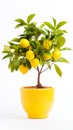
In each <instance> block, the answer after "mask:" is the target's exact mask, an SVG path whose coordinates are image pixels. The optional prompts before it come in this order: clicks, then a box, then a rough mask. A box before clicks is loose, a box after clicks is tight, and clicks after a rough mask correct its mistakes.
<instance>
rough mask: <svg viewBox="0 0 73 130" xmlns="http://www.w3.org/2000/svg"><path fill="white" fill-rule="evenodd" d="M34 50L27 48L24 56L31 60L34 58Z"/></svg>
mask: <svg viewBox="0 0 73 130" xmlns="http://www.w3.org/2000/svg"><path fill="white" fill-rule="evenodd" d="M34 56H35V55H34V52H33V51H32V50H29V51H27V52H26V58H27V59H28V60H29V61H31V60H33V59H34Z"/></svg>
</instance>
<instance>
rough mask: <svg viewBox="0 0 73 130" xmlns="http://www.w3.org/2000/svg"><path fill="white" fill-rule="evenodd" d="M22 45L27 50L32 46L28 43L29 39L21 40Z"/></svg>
mask: <svg viewBox="0 0 73 130" xmlns="http://www.w3.org/2000/svg"><path fill="white" fill-rule="evenodd" d="M20 45H21V46H22V47H23V48H27V47H28V46H30V44H29V41H28V40H27V39H21V40H20Z"/></svg>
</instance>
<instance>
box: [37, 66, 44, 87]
mask: <svg viewBox="0 0 73 130" xmlns="http://www.w3.org/2000/svg"><path fill="white" fill-rule="evenodd" d="M42 69H43V66H42V67H41V69H40V70H39V67H37V71H38V77H37V85H36V87H37V88H42V85H41V83H40V75H41V72H42Z"/></svg>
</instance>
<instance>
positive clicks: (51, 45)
mask: <svg viewBox="0 0 73 130" xmlns="http://www.w3.org/2000/svg"><path fill="white" fill-rule="evenodd" d="M34 17H35V14H30V15H29V16H28V17H27V19H26V21H24V20H23V19H20V18H17V19H16V20H15V21H16V22H17V25H16V26H15V28H19V27H23V33H22V34H20V35H19V36H18V37H16V38H13V39H12V40H11V41H9V42H8V45H4V49H3V53H4V54H5V55H4V57H3V59H6V58H9V64H8V68H9V69H10V70H11V72H13V71H14V70H16V71H17V70H18V69H19V68H21V67H20V66H24V67H23V68H28V71H29V70H30V69H31V68H33V67H34V68H35V69H36V70H37V71H38V77H40V74H41V73H42V72H44V71H45V70H47V69H51V67H52V66H54V68H55V70H56V72H57V74H58V75H59V76H62V71H61V69H60V68H59V66H58V65H57V62H63V63H68V61H67V59H65V58H63V57H62V51H64V50H71V49H70V48H69V47H65V42H66V39H65V37H64V34H65V33H67V31H66V30H64V29H62V26H64V25H65V24H66V23H67V22H66V21H60V22H59V23H57V21H56V19H55V18H52V23H51V22H48V21H45V22H43V23H41V25H40V26H38V25H37V22H32V20H33V18H34ZM44 66H47V67H46V68H45V67H44ZM20 71H21V70H20ZM21 72H22V71H21ZM24 72H27V71H24ZM22 73H23V72H22ZM38 80H40V79H39V78H38ZM39 82H40V81H38V84H40V83H39Z"/></svg>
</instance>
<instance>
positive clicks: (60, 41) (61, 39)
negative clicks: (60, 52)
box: [57, 36, 65, 47]
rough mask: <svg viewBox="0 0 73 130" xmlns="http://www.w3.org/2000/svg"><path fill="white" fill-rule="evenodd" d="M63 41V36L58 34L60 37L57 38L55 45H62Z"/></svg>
mask: <svg viewBox="0 0 73 130" xmlns="http://www.w3.org/2000/svg"><path fill="white" fill-rule="evenodd" d="M64 43H65V38H64V37H63V36H60V37H58V38H57V46H58V47H61V46H63V45H64Z"/></svg>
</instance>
